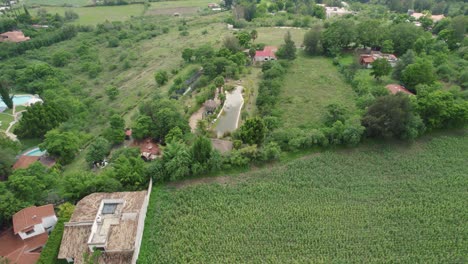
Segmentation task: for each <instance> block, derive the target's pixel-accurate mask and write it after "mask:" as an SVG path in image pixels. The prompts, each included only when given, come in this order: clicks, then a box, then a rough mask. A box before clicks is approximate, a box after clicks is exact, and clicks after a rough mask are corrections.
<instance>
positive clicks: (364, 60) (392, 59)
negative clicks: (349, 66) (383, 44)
mask: <svg viewBox="0 0 468 264" xmlns="http://www.w3.org/2000/svg"><path fill="white" fill-rule="evenodd" d="M377 59H386V60H387V61H388V62H389V63H390V65H391V66H392V67H395V65H396V64H397V62H398V58H397V57H396V56H395V55H393V54H387V53H382V52H380V51H371V52H370V53H368V54H361V55H360V56H359V63H360V64H361V65H363V66H365V67H366V68H372V63H373V62H374V61H375V60H377Z"/></svg>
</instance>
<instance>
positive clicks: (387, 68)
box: [371, 58, 392, 81]
mask: <svg viewBox="0 0 468 264" xmlns="http://www.w3.org/2000/svg"><path fill="white" fill-rule="evenodd" d="M391 71H392V66H391V65H390V63H389V62H388V61H387V59H385V58H380V59H376V60H375V61H374V62H373V63H372V71H371V75H372V76H374V78H375V79H377V80H378V81H380V78H381V77H383V76H386V75H389V74H390V72H391Z"/></svg>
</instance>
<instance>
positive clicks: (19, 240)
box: [0, 204, 57, 264]
mask: <svg viewBox="0 0 468 264" xmlns="http://www.w3.org/2000/svg"><path fill="white" fill-rule="evenodd" d="M56 223H57V217H56V216H55V211H54V206H53V205H52V204H48V205H44V206H39V207H37V206H31V207H28V208H24V209H22V210H21V211H19V212H17V213H16V214H15V215H13V230H11V229H9V230H7V231H6V232H5V233H4V234H2V235H1V236H0V244H1V245H2V246H1V247H0V256H2V257H4V258H6V259H7V260H8V261H9V262H10V263H17V264H34V263H36V262H37V260H38V259H39V256H40V253H41V251H42V248H43V247H44V245H45V244H46V242H47V239H48V238H49V235H48V233H49V232H50V231H51V230H52V229H53V228H54V227H55V224H56Z"/></svg>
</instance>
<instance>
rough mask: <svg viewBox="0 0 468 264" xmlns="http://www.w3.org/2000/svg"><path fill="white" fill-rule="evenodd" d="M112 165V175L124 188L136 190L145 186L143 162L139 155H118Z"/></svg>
mask: <svg viewBox="0 0 468 264" xmlns="http://www.w3.org/2000/svg"><path fill="white" fill-rule="evenodd" d="M113 164H114V165H113V166H114V177H115V178H116V179H117V180H118V181H119V182H120V183H121V184H122V185H123V186H124V187H125V188H126V189H132V190H138V189H140V188H142V187H145V186H146V184H147V182H148V180H147V179H146V177H145V175H146V171H145V162H144V161H143V160H142V159H141V158H140V157H125V156H123V155H121V156H119V157H118V158H117V159H116V160H115V162H114V163H113Z"/></svg>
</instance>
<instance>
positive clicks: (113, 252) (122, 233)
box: [58, 190, 150, 264]
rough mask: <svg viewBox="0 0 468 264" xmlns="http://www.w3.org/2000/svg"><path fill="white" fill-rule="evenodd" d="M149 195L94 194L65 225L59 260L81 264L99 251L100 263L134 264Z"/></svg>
mask: <svg viewBox="0 0 468 264" xmlns="http://www.w3.org/2000/svg"><path fill="white" fill-rule="evenodd" d="M149 193H150V190H148V191H140V192H115V193H93V194H90V195H88V196H86V197H85V198H83V199H82V200H81V201H79V202H78V204H77V205H76V207H75V211H74V212H73V214H72V216H71V218H70V221H69V222H68V223H65V227H64V232H63V237H62V244H61V245H60V251H59V254H58V258H59V259H66V260H67V261H68V262H74V263H76V264H81V263H84V260H83V255H84V254H92V252H94V251H95V250H100V251H102V254H101V255H100V256H99V259H98V262H99V263H105V264H128V263H136V260H137V258H138V253H139V249H140V243H141V238H142V236H143V227H144V223H145V217H146V209H147V207H148V199H149Z"/></svg>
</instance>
